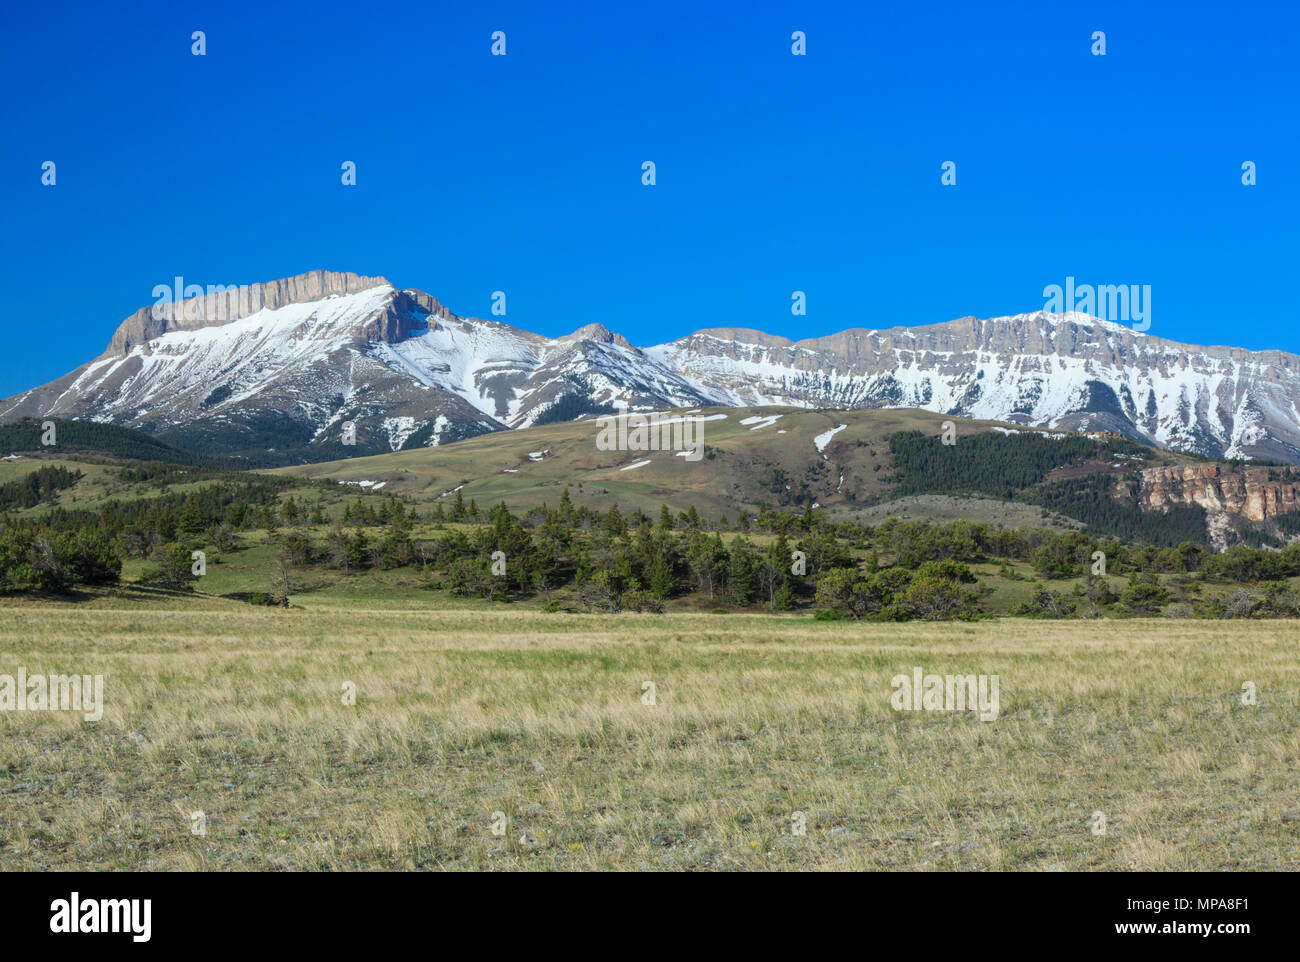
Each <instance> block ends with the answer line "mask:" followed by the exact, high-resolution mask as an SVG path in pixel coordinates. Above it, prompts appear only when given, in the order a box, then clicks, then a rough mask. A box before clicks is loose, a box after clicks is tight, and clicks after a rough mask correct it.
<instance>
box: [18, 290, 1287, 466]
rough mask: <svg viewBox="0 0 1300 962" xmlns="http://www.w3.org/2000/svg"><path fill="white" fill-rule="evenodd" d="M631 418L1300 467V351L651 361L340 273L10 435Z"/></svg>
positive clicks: (968, 331)
mask: <svg viewBox="0 0 1300 962" xmlns="http://www.w3.org/2000/svg"><path fill="white" fill-rule="evenodd" d="M178 286H179V284H178ZM156 292H157V289H156ZM617 404H627V405H629V406H631V407H633V408H642V409H652V408H664V407H688V406H693V405H701V404H718V405H726V406H733V407H734V406H750V405H790V406H795V407H805V408H845V409H853V408H872V407H888V408H902V407H908V408H922V409H926V410H931V411H934V412H935V413H937V414H946V415H954V416H961V417H973V418H983V419H990V420H999V421H1006V422H1009V423H1018V424H1024V425H1026V426H1031V425H1032V426H1039V427H1047V428H1053V429H1058V428H1064V429H1067V430H1083V431H1096V430H1106V431H1113V432H1115V433H1119V434H1125V435H1127V436H1129V437H1131V438H1134V439H1135V440H1141V441H1144V442H1149V443H1153V444H1156V445H1158V446H1160V447H1166V448H1169V449H1171V450H1182V451H1192V452H1196V453H1199V454H1203V455H1206V456H1209V457H1228V458H1247V459H1250V458H1254V459H1271V460H1281V461H1287V462H1290V463H1300V355H1295V354H1290V353H1288V352H1285V351H1280V350H1266V351H1249V350H1246V349H1244V348H1235V347H1229V346H1211V347H1202V346H1197V345H1189V344H1182V343H1180V342H1177V341H1172V340H1168V339H1165V338H1160V337H1157V336H1154V335H1151V334H1149V333H1145V332H1139V331H1134V330H1131V329H1129V328H1127V327H1124V326H1123V325H1120V324H1116V323H1114V322H1110V321H1105V320H1101V319H1098V318H1095V317H1091V316H1090V315H1084V314H1078V313H1065V314H1049V313H1047V312H1045V311H1035V312H1029V313H1024V314H1017V315H1009V316H1005V317H997V318H985V319H981V318H976V317H974V316H966V317H962V318H957V319H955V320H951V321H946V322H940V323H934V324H925V325H915V326H895V327H891V328H885V329H873V328H850V329H848V330H844V331H840V332H837V333H834V334H828V335H821V336H817V337H811V338H804V339H801V340H791V339H789V338H785V337H782V336H779V335H771V334H767V333H765V332H763V331H760V330H757V329H753V328H745V327H712V328H703V329H701V330H698V331H695V332H692V333H690V334H687V335H685V336H683V337H680V338H677V339H676V340H673V341H668V342H665V343H662V344H657V345H651V346H646V347H637V346H634V345H633V344H631V343H630V342H629V341H628V340H627V339H626V338H624V337H623V336H622V335H620V334H618V333H616V332H615V331H613V330H611V329H610V328H608V327H607V326H605V325H603V324H586V325H582V326H580V327H578V328H577V329H576V330H574V331H572V332H571V333H569V334H566V335H562V336H560V337H554V338H551V337H545V336H543V335H539V334H535V333H532V332H529V331H527V330H524V329H521V328H517V327H514V326H512V325H510V324H508V323H506V322H505V321H504V320H501V319H483V318H475V317H467V316H461V315H458V314H456V313H454V312H452V311H451V310H450V309H449V308H447V307H446V305H444V304H443V303H442V302H440V301H439V300H437V299H436V298H434V297H433V296H432V295H430V294H427V293H426V292H424V291H421V290H419V289H416V288H402V289H399V288H397V287H396V286H394V285H393V284H392V283H391V282H389V281H388V280H387V279H386V278H384V277H382V276H373V277H372V276H366V275H359V274H352V273H341V272H333V271H324V270H317V271H309V272H307V273H304V274H299V275H295V276H293V277H289V278H281V279H279V280H275V281H268V282H263V283H259V284H252V285H246V286H242V287H239V288H236V289H226V290H217V291H213V292H205V293H204V294H203V295H202V296H201V297H192V298H188V299H184V300H181V301H179V302H176V301H172V302H167V301H165V299H164V300H160V302H159V303H156V304H155V305H153V306H152V307H148V308H141V309H140V310H138V311H136V312H134V313H133V314H131V315H130V316H128V317H127V318H126V319H125V320H124V321H123V322H122V323H120V324H119V325H118V327H117V329H116V330H115V332H114V334H113V337H112V338H111V340H110V342H109V345H108V347H107V348H106V350H105V351H104V353H103V354H101V355H100V356H99V357H97V358H95V359H93V360H91V361H89V362H87V363H86V364H84V365H82V366H81V367H79V368H77V369H75V370H73V371H72V372H70V373H69V374H67V375H64V376H63V377H62V378H59V379H57V380H55V381H52V382H50V383H48V384H46V385H41V386H38V387H36V388H33V389H31V390H29V391H26V392H22V393H21V394H18V395H15V396H13V397H11V398H7V399H4V400H3V401H0V422H3V421H11V420H14V419H17V418H21V417H49V416H54V417H66V418H73V419H88V420H96V421H102V422H107V423H112V424H119V425H124V426H131V427H138V428H141V429H143V430H146V431H149V432H151V433H155V434H157V435H158V436H159V437H160V438H161V439H162V440H165V441H167V442H168V443H174V444H178V445H180V446H182V447H191V448H199V449H206V450H209V451H213V452H222V453H234V452H240V451H252V450H259V451H265V450H266V449H268V448H270V449H275V450H278V451H282V452H286V457H291V454H290V452H295V451H297V452H303V451H307V450H309V449H311V448H312V446H314V445H315V446H319V445H322V444H337V443H341V442H342V439H343V437H344V431H345V426H346V425H348V424H349V423H350V424H352V425H353V426H355V428H356V432H355V433H356V446H357V451H356V452H355V453H358V454H364V453H377V452H381V451H388V450H400V449H402V448H405V447H410V446H432V445H438V444H443V443H447V442H449V441H454V440H458V439H461V438H464V437H472V436H474V435H475V434H480V433H485V432H488V431H500V430H506V429H510V428H517V427H523V426H527V425H531V424H537V423H544V422H546V421H548V420H552V421H553V420H571V419H576V418H581V417H587V416H591V415H594V414H599V413H601V412H604V411H608V410H611V409H612V407H613V406H614V405H617Z"/></svg>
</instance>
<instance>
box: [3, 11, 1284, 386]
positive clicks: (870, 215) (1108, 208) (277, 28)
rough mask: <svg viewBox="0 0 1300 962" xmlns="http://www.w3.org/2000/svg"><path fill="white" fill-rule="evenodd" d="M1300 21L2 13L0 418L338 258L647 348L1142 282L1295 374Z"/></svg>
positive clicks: (996, 310)
mask: <svg viewBox="0 0 1300 962" xmlns="http://www.w3.org/2000/svg"><path fill="white" fill-rule="evenodd" d="M1298 17H1300V15H1298V14H1297V13H1296V12H1295V6H1294V4H1282V3H1265V4H1251V5H1248V6H1246V7H1237V6H1234V5H1232V4H1223V3H1218V4H1213V5H1210V4H1203V5H1198V4H1196V3H1191V4H1189V3H1162V4H1137V3H1133V2H1131V0H1130V2H1124V3H1087V4H1083V3H1061V2H1035V3H1023V4H1005V3H996V2H991V3H978V4H976V3H972V4H969V5H965V4H931V3H897V4H888V5H880V4H863V3H845V4H809V3H802V2H801V3H793V2H791V3H761V2H760V3H750V2H746V3H707V2H699V0H696V2H691V3H681V4H678V3H671V2H659V0H656V2H654V3H649V4H637V3H634V2H629V3H617V4H615V3H611V4H607V5H606V4H594V3H592V4H541V3H535V2H533V3H493V4H477V3H456V4H451V3H411V4H385V3H378V2H371V3H359V4H358V3H349V4H341V5H338V6H333V5H331V4H327V3H320V4H303V5H301V6H296V7H293V8H290V7H288V6H282V5H281V4H277V3H257V4H244V3H238V2H234V3H229V2H228V3H220V4H203V5H196V4H187V3H177V4H171V3H167V4H163V3H151V2H144V3H139V4H106V5H102V6H99V7H96V8H94V9H87V10H81V11H78V10H74V9H73V8H70V7H57V8H51V7H49V6H40V5H36V4H21V5H12V6H11V7H10V9H9V12H8V14H7V15H6V23H5V26H4V29H3V38H2V39H0V45H2V46H3V50H2V52H3V57H2V58H0V79H2V81H3V90H4V97H3V103H2V104H0V124H2V125H3V131H4V138H3V142H2V143H0V211H2V213H0V228H3V229H2V230H0V258H2V260H3V264H4V279H5V285H4V288H5V289H4V300H3V305H4V307H3V310H4V316H3V325H4V335H5V338H6V347H7V349H8V356H7V358H6V361H5V364H4V366H3V369H2V371H3V374H2V375H0V395H7V394H12V393H14V392H17V391H19V390H22V389H25V388H28V387H32V386H34V385H36V384H38V383H43V382H45V381H47V380H50V379H52V378H54V377H57V376H59V375H61V374H63V373H65V372H67V371H68V370H70V369H72V368H73V367H75V366H76V365H78V364H80V363H82V362H83V361H86V360H88V359H90V358H91V357H93V356H95V355H97V354H99V352H100V351H102V350H103V349H104V347H105V346H106V344H107V343H108V340H109V338H110V336H111V335H112V332H113V329H114V328H115V327H116V325H117V324H118V323H119V322H120V321H121V320H122V318H123V317H125V316H126V315H127V314H129V313H130V312H131V311H133V310H134V309H136V308H138V307H141V306H144V305H146V304H149V303H151V302H152V300H153V298H152V296H151V291H152V289H153V287H154V285H156V284H162V283H170V281H171V278H172V277H173V276H174V275H177V274H180V275H183V276H184V277H185V279H186V281H187V282H189V283H198V284H234V283H248V282H252V281H259V280H267V279H270V278H274V277H282V276H286V275H290V274H295V273H300V272H302V271H306V270H310V269H313V268H318V267H324V268H329V269H333V270H350V271H356V272H358V273H366V274H383V275H384V276H386V277H388V278H389V279H390V280H392V281H393V282H394V283H395V284H397V285H398V286H409V287H419V288H422V289H424V290H427V291H428V292H430V293H431V294H433V295H434V296H436V297H438V298H440V299H441V300H442V301H443V302H444V303H446V304H447V305H448V306H449V307H450V308H451V309H452V310H454V311H456V312H458V313H461V314H471V315H477V316H489V311H490V304H491V300H490V298H491V294H492V292H493V291H494V290H498V289H500V290H504V291H506V293H507V297H508V308H509V312H508V315H507V317H506V318H505V320H507V321H509V322H510V323H513V324H515V325H516V326H519V327H523V328H526V329H529V330H533V331H537V332H539V333H542V334H548V335H559V334H563V333H567V332H568V331H571V330H573V329H574V328H577V327H579V326H581V325H583V324H587V323H591V322H595V321H599V322H602V323H604V324H606V325H608V326H609V327H611V328H613V329H615V330H617V331H620V332H622V333H623V334H625V335H626V336H627V337H628V338H629V339H630V340H632V342H633V343H638V344H652V343H659V342H661V341H664V340H669V339H672V338H675V337H678V336H681V335H684V334H687V333H689V332H690V331H692V330H696V329H699V328H703V327H713V326H723V325H730V326H743V327H756V328H761V329H763V330H767V331H770V332H772V333H779V334H785V335H787V336H792V337H806V336H815V335H818V334H826V333H831V332H834V331H838V330H842V329H844V328H848V327H886V326H892V325H894V324H919V323H932V322H936V321H944V320H949V319H952V318H955V317H960V316H963V315H968V314H974V315H977V316H981V317H987V316H993V315H998V314H1008V313H1018V312H1022V311H1031V310H1037V309H1040V308H1041V307H1042V306H1043V296H1042V289H1043V287H1044V286H1045V285H1047V284H1052V283H1057V284H1063V283H1064V280H1065V277H1066V275H1073V276H1075V277H1076V278H1077V279H1078V281H1079V282H1080V283H1097V284H1103V283H1105V284H1118V283H1134V284H1150V285H1151V287H1152V323H1151V328H1150V331H1149V333H1151V334H1153V335H1158V336H1164V337H1171V338H1174V339H1177V340H1185V341H1190V342H1195V343H1211V344H1234V345H1240V346H1244V347H1251V348H1265V347H1279V348H1284V349H1288V350H1292V351H1300V308H1298V307H1297V287H1296V280H1297V276H1298V272H1297V263H1298V260H1297V259H1298V257H1300V216H1298V215H1300V121H1298V118H1300V109H1298V108H1300V104H1298V101H1300V68H1298V67H1297V64H1298V63H1300V30H1298V29H1297V24H1298V20H1297V18H1298ZM194 30H203V31H205V32H206V34H207V55H206V56H204V57H195V56H192V55H191V52H190V48H191V40H190V35H191V33H192V32H193V31H194ZM494 30H503V31H505V32H506V36H507V55H506V56H505V57H493V56H491V55H490V46H491V39H490V37H491V34H492V32H493V31H494ZM794 30H803V31H805V32H806V34H807V49H808V53H807V56H805V57H795V56H792V55H791V53H790V44H791V40H790V35H791V33H792V31H794ZM1094 30H1104V31H1105V32H1106V36H1107V55H1106V56H1105V57H1094V56H1092V55H1091V53H1090V47H1091V39H1090V37H1091V34H1092V32H1093V31H1094ZM46 160H53V161H55V162H56V164H57V185H56V186H55V187H53V188H49V187H43V186H42V185H41V182H40V178H41V164H42V162H43V161H46ZM346 160H351V161H355V162H356V164H357V167H358V177H357V179H358V184H357V186H356V187H344V186H342V184H341V183H340V169H339V168H340V165H341V164H342V163H343V162H344V161H346ZM645 160H652V161H654V162H655V163H656V165H657V168H658V183H657V184H656V186H654V187H645V186H642V184H641V163H642V161H645ZM948 160H951V161H954V162H955V163H956V164H957V179H958V183H957V186H956V187H955V188H948V187H943V186H942V185H941V184H940V165H941V164H942V163H943V162H944V161H948ZM1247 160H1250V161H1254V162H1255V163H1256V164H1257V169H1258V185H1257V186H1255V187H1249V188H1248V187H1244V186H1242V184H1241V164H1242V162H1243V161H1247ZM794 290H803V291H805V292H806V293H807V298H808V315H807V316H806V317H803V318H797V317H793V316H792V315H791V313H790V295H791V292H792V291H794Z"/></svg>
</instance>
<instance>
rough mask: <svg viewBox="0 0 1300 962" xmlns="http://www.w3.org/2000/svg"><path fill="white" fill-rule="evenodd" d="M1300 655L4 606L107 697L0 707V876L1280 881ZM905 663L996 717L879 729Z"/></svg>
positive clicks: (1231, 631)
mask: <svg viewBox="0 0 1300 962" xmlns="http://www.w3.org/2000/svg"><path fill="white" fill-rule="evenodd" d="M1298 639H1300V627H1298V626H1297V624H1296V623H1294V622H1255V623H1222V624H1221V623H1210V622H1194V621H1179V622H1176V623H1171V622H1169V621H1159V622H1157V621H1102V622H1079V621H1072V622H1055V623H1053V622H1032V621H1027V620H1015V621H989V622H982V623H978V624H975V625H906V626H903V625H850V624H845V623H834V622H831V623H826V622H814V621H811V620H807V619H798V618H782V617H770V616H764V615H684V614H671V615H663V616H638V615H623V616H608V617H605V616H574V615H554V616H544V615H538V614H536V613H532V612H525V611H516V610H505V609H496V608H493V609H481V610H462V611H428V610H410V611H395V610H391V609H382V610H366V611H347V610H333V611H330V610H315V611H310V612H307V611H301V610H290V611H280V610H267V609H255V608H249V607H247V606H233V605H231V606H229V607H212V608H210V609H208V610H187V609H184V608H167V609H159V610H139V609H136V610H132V609H124V608H105V607H95V606H91V607H79V608H78V607H72V606H58V607H56V606H37V605H30V606H18V607H11V608H8V609H6V610H4V611H0V651H2V652H3V655H0V673H8V674H15V673H16V671H17V669H18V667H19V666H20V665H21V666H25V667H26V668H27V669H28V671H29V672H44V673H55V672H60V673H61V672H71V671H77V672H85V673H91V674H93V673H102V674H103V675H104V676H105V689H106V690H105V696H106V702H107V705H106V708H105V712H104V717H103V720H102V721H100V722H99V723H98V724H91V723H86V722H84V721H82V720H81V718H80V716H73V715H71V714H68V713H48V712H39V713H36V712H32V713H15V712H0V745H2V746H3V749H2V750H0V868H3V869H8V870H14V869H49V868H87V869H109V868H111V869H155V870H164V869H235V868H240V869H278V868H294V869H390V868H391V869H403V868H406V869H410V868H421V869H425V868H447V869H485V868H486V869H961V870H979V869H995V870H997V869H1011V870H1019V869H1028V870H1053V869H1120V870H1125V869H1204V870H1219V869H1296V868H1298V867H1300V764H1298V761H1300V726H1298V725H1297V719H1300V712H1298V711H1297V708H1298V706H1297V697H1296V692H1297V689H1298V685H1297V682H1298V681H1300V663H1298V659H1297V658H1296V651H1297V640H1298ZM914 665H921V666H923V667H924V668H925V669H926V671H927V672H936V673H939V674H948V673H952V674H957V673H961V674H965V673H984V674H997V675H999V676H1000V679H1001V715H1000V717H999V718H998V719H997V720H996V721H994V722H990V723H981V722H979V721H977V720H975V718H974V717H973V716H971V715H970V714H962V715H958V714H952V713H942V712H931V713H926V712H911V713H898V712H895V711H893V710H892V709H891V707H890V704H889V698H890V694H891V691H892V689H891V687H890V679H891V678H892V677H893V676H894V675H896V674H900V673H908V672H910V671H911V669H912V667H913V666H914ZM345 681H351V682H354V683H355V684H356V686H357V703H356V705H355V706H354V707H349V706H345V705H344V704H343V699H342V697H341V694H340V690H341V686H342V684H343V682H345ZM645 681H653V682H654V683H655V686H656V689H657V702H658V703H657V704H656V705H655V706H653V707H649V706H646V705H644V704H642V684H643V682H645ZM1245 681H1253V682H1254V683H1255V684H1256V686H1257V688H1258V692H1259V704H1258V705H1257V706H1253V707H1251V706H1245V705H1242V704H1241V699H1240V688H1241V685H1242V683H1243V682H1245ZM131 729H136V730H139V731H140V732H142V733H143V738H142V739H139V740H136V739H132V738H129V737H127V732H128V731H129V730H131ZM194 811H202V812H204V813H205V815H206V818H207V835H206V836H196V835H193V834H191V832H190V825H191V822H190V813H191V812H194ZM1094 811H1101V812H1103V813H1105V815H1106V819H1107V832H1106V834H1105V835H1093V834H1092V833H1091V832H1090V830H1089V825H1088V819H1089V816H1090V815H1091V814H1092V813H1093V812H1094ZM494 812H501V813H504V814H505V815H507V816H508V817H509V827H508V831H507V834H506V835H505V836H503V837H498V836H495V835H493V833H492V818H493V813H494ZM795 812H803V813H806V817H807V833H806V835H797V834H794V833H793V832H792V816H793V813H795Z"/></svg>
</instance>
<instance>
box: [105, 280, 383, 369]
mask: <svg viewBox="0 0 1300 962" xmlns="http://www.w3.org/2000/svg"><path fill="white" fill-rule="evenodd" d="M387 284H388V281H386V280H384V278H382V277H362V276H360V275H358V274H351V273H337V272H335V271H308V272H307V273H306V274H298V275H296V276H294V277H284V278H281V279H280V280H276V281H266V282H263V283H258V284H246V285H242V286H239V287H234V288H228V289H226V290H221V291H213V292H211V293H206V294H204V295H202V296H200V297H185V292H184V290H181V291H180V292H178V293H179V294H180V295H181V297H182V298H183V299H180V300H177V299H175V296H176V293H177V292H172V293H169V294H167V295H164V296H166V297H171V298H173V299H172V300H169V301H167V302H166V303H155V304H152V305H150V306H149V307H142V308H140V310H138V311H136V312H135V313H134V314H132V315H131V316H130V317H128V318H127V319H126V320H125V321H123V322H122V323H121V325H119V326H118V329H117V331H116V332H115V333H114V334H113V339H112V340H111V341H110V342H109V344H108V348H107V349H106V350H105V351H104V353H103V354H102V355H100V356H101V357H108V356H110V355H113V354H129V353H130V352H131V349H132V348H134V347H136V346H138V345H140V344H144V343H146V342H148V341H151V340H153V339H154V338H156V337H161V336H162V335H163V334H166V333H167V332H169V331H197V330H200V329H202V328H205V327H217V326H220V325H222V324H229V323H231V322H232V321H239V320H243V319H244V318H246V317H249V316H251V315H253V314H256V313H257V312H258V311H260V310H263V309H265V310H269V311H274V310H278V309H279V308H281V307H284V306H286V305H288V304H306V303H308V302H310V301H319V300H323V299H324V298H326V297H329V296H331V295H341V294H355V293H357V292H358V291H366V290H370V289H371V288H374V287H381V286H384V285H387Z"/></svg>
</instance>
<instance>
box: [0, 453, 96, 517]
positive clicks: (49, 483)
mask: <svg viewBox="0 0 1300 962" xmlns="http://www.w3.org/2000/svg"><path fill="white" fill-rule="evenodd" d="M83 477H84V475H83V474H82V473H81V472H80V471H70V470H68V469H67V468H65V467H63V466H62V465H57V464H55V465H49V466H47V467H44V468H37V469H36V470H35V471H32V472H31V473H30V474H27V475H24V476H23V477H21V478H16V479H15V480H13V481H6V482H5V483H4V484H0V511H12V510H13V509H15V508H34V507H36V506H37V505H38V504H40V503H41V502H43V501H50V500H52V499H53V497H54V496H55V495H56V494H58V493H59V492H60V491H62V490H63V489H65V488H70V487H72V486H73V485H74V484H76V483H77V482H78V481H80V480H81V479H82V478H83Z"/></svg>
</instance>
